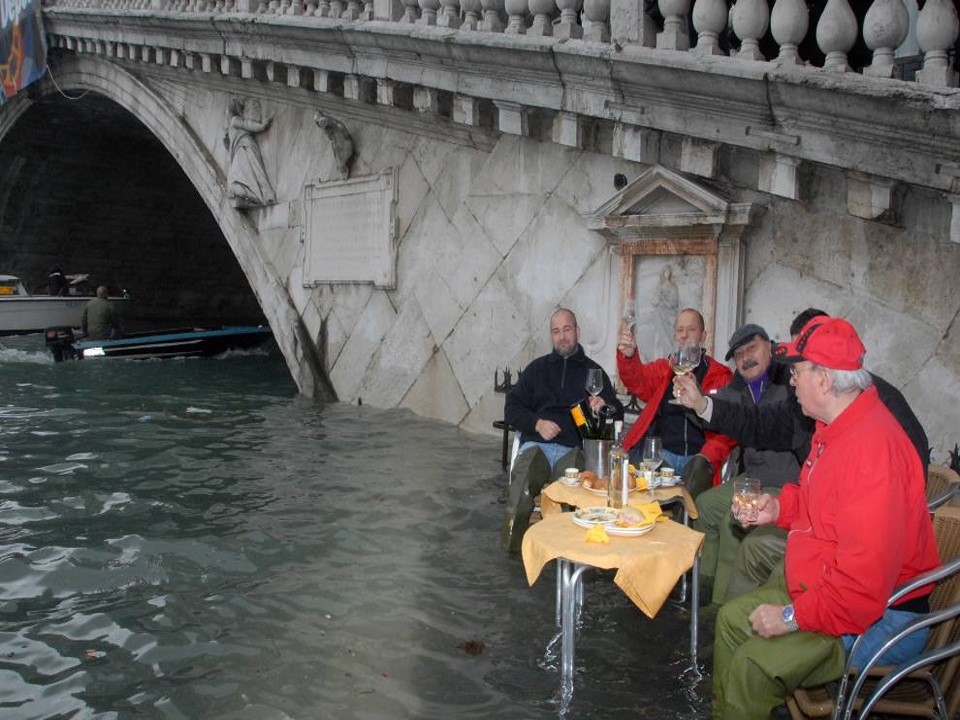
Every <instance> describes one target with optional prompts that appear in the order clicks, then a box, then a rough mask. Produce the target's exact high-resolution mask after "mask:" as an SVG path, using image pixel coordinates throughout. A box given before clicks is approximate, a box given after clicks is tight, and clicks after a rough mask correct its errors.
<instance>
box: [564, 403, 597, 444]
mask: <svg viewBox="0 0 960 720" xmlns="http://www.w3.org/2000/svg"><path fill="white" fill-rule="evenodd" d="M585 404H586V402H585V401H581V402H579V403H577V404H576V405H574V406H572V407H571V408H570V415H571V416H572V417H573V422H574V424H575V425H576V426H577V431H578V432H579V433H580V437H582V438H583V439H584V440H593V439H595V438H596V435H595V433H594V429H593V426H591V424H590V421H589V420H587V418H588V417H590V415H589V412H584V408H583V406H584V405H585Z"/></svg>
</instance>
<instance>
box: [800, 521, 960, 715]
mask: <svg viewBox="0 0 960 720" xmlns="http://www.w3.org/2000/svg"><path fill="white" fill-rule="evenodd" d="M933 524H934V533H935V535H936V538H937V548H938V550H939V552H940V561H941V562H942V563H943V565H944V566H945V569H943V568H942V569H939V570H937V571H933V572H932V573H930V575H931V576H935V575H937V574H938V573H940V574H942V575H944V577H942V578H939V579H938V580H937V585H936V587H935V588H934V591H933V593H932V594H931V595H930V613H929V614H928V615H921V616H918V619H919V621H921V622H923V621H926V623H927V626H929V627H931V628H932V629H931V633H930V638H929V639H928V641H927V646H926V649H925V651H924V653H925V655H927V656H928V658H931V657H932V659H929V662H928V663H927V664H926V665H925V666H924V667H923V668H922V669H920V670H915V671H912V672H910V673H907V674H906V675H905V677H903V678H901V679H900V680H899V681H897V682H896V683H894V682H892V681H891V682H888V683H887V684H886V685H882V682H883V680H884V678H887V677H889V676H891V675H892V674H896V673H897V671H898V670H899V668H894V667H892V666H882V667H871V665H870V664H869V663H868V664H867V665H865V668H867V672H866V677H865V678H863V679H862V680H861V679H860V676H859V672H858V671H857V670H855V669H852V668H850V667H849V665H848V667H847V671H848V672H847V673H846V674H845V676H844V678H843V679H842V680H841V681H840V690H839V693H838V694H839V696H840V697H841V698H843V699H841V701H840V708H839V710H838V707H837V705H838V703H837V702H836V699H835V697H834V695H833V694H832V693H830V692H829V691H828V690H827V688H826V687H818V688H798V689H797V690H795V691H794V692H793V693H792V694H791V695H790V696H788V697H787V700H786V703H787V709H788V710H789V711H790V717H791V718H793V720H807V719H808V718H826V717H834V718H836V717H840V714H841V713H844V712H845V711H846V712H845V714H846V716H847V717H852V713H853V711H854V710H859V709H860V708H861V707H862V706H863V705H864V702H866V701H867V700H866V698H867V697H869V700H870V703H871V710H875V711H876V712H880V713H884V714H890V715H903V716H908V717H924V718H930V717H942V718H943V720H948V718H956V717H957V713H958V711H960V656H957V655H956V654H955V653H953V654H951V653H950V652H947V651H946V650H945V648H948V647H951V646H952V645H954V644H956V643H957V641H960V621H958V620H957V616H958V615H960V508H955V507H943V508H940V509H939V510H938V511H937V512H936V514H935V515H934V519H933ZM928 582H930V580H923V581H919V584H918V585H913V584H912V583H911V584H909V585H908V586H905V588H915V587H919V586H922V585H923V584H927V583H928ZM905 588H904V589H900V590H899V591H898V593H895V594H894V595H893V596H892V597H891V600H890V602H891V603H894V602H896V601H897V600H898V599H899V598H900V597H902V595H903V594H904V593H905V592H908V591H909V590H908V589H905ZM941 655H946V657H945V658H943V657H941ZM878 683H880V684H881V685H882V691H881V690H880V688H881V685H878ZM861 690H863V691H864V692H861ZM878 691H879V692H880V694H881V695H882V697H874V695H875V694H876V693H877V692H878ZM938 694H942V696H943V698H944V700H943V702H942V703H940V702H938V700H939V698H938ZM938 705H941V706H942V707H945V708H946V710H947V714H946V715H945V716H944V715H942V714H941V713H940V712H939V711H938ZM941 709H942V708H941Z"/></svg>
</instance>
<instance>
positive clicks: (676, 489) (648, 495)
mask: <svg viewBox="0 0 960 720" xmlns="http://www.w3.org/2000/svg"><path fill="white" fill-rule="evenodd" d="M650 500H656V501H657V502H659V503H660V504H661V505H668V504H670V503H675V502H682V503H683V507H684V509H685V510H686V512H687V515H689V516H690V517H691V518H694V519H696V518H697V506H696V504H695V503H694V502H693V498H692V497H691V496H690V493H689V492H687V489H686V488H685V487H684V486H683V485H674V486H673V487H658V488H655V489H654V490H638V491H635V492H632V493H630V504H631V505H636V504H639V503H645V502H649V501H650ZM561 504H564V505H572V506H574V507H590V506H591V505H606V504H607V494H606V493H605V492H602V493H599V492H594V491H590V490H587V489H586V488H585V487H583V486H581V485H573V486H570V485H565V484H564V483H563V482H561V481H560V480H557V481H556V482H552V483H550V484H549V485H547V486H546V487H545V488H544V489H543V492H542V493H541V494H540V514H541V515H543V516H544V517H546V516H547V515H550V514H552V513H558V512H561V511H562V508H561V507H560V505H561Z"/></svg>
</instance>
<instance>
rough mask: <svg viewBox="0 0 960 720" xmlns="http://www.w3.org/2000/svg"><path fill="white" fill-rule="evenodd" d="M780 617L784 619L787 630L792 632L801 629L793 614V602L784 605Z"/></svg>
mask: <svg viewBox="0 0 960 720" xmlns="http://www.w3.org/2000/svg"><path fill="white" fill-rule="evenodd" d="M780 619H781V620H783V624H784V625H786V626H787V630H789V631H790V632H796V631H797V630H799V629H800V626H799V625H797V621H796V618H795V617H794V615H793V603H790V604H789V605H784V606H783V610H781V611H780Z"/></svg>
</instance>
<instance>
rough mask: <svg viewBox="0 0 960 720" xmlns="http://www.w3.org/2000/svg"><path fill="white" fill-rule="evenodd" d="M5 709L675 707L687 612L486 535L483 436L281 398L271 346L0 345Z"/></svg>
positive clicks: (424, 711)
mask: <svg viewBox="0 0 960 720" xmlns="http://www.w3.org/2000/svg"><path fill="white" fill-rule="evenodd" d="M0 392H2V398H0V718H3V719H4V720H20V719H25V718H203V719H205V720H206V719H208V718H243V719H250V720H254V719H256V720H259V719H261V718H263V719H274V718H296V719H301V718H302V719H306V718H364V719H366V718H370V719H378V718H391V719H392V718H498V719H505V718H550V717H557V716H564V717H570V718H581V717H582V718H616V717H625V716H630V717H636V716H638V715H639V716H642V717H653V718H661V717H663V718H667V717H669V718H674V717H676V718H690V717H694V718H696V717H703V718H705V717H708V715H709V711H708V703H707V702H706V701H705V700H704V699H703V694H704V688H703V687H702V686H701V687H700V688H691V687H688V685H687V683H686V682H684V680H683V678H682V677H681V675H682V669H683V667H684V665H685V664H686V663H687V658H686V643H687V636H686V632H687V629H686V622H687V616H686V614H685V611H683V610H682V609H679V608H677V607H673V606H671V607H668V608H667V609H665V610H664V611H663V612H662V613H661V616H660V617H658V618H657V619H656V620H655V621H650V620H648V619H647V618H645V617H643V616H641V615H640V613H639V612H638V611H637V610H636V608H634V607H633V606H632V605H630V603H629V602H628V601H627V600H626V599H625V598H624V596H623V595H622V594H621V593H620V592H619V591H618V590H617V589H616V588H615V587H614V586H613V584H612V583H611V582H609V579H608V578H606V577H597V578H595V579H594V580H592V581H591V582H588V584H587V608H586V612H585V615H584V620H583V622H584V629H583V630H582V632H581V634H580V640H579V642H578V646H577V649H578V655H577V680H576V689H575V692H574V696H573V699H572V701H571V702H570V703H569V705H565V706H563V707H561V705H560V703H559V700H558V690H559V678H558V675H557V665H558V660H557V658H556V657H554V656H553V654H552V653H551V652H548V651H547V650H546V646H547V642H548V640H549V639H550V638H551V636H552V635H553V633H554V627H553V578H554V575H553V571H552V569H548V570H545V572H544V574H543V576H542V577H541V579H540V581H539V582H538V583H537V585H535V586H534V587H533V588H529V587H528V586H527V583H526V579H525V576H524V573H523V568H522V565H521V564H520V562H519V560H518V559H516V558H511V557H507V556H506V555H505V554H504V553H503V552H502V551H501V550H500V548H499V526H500V520H501V514H502V512H503V504H502V503H503V496H504V488H505V483H506V478H505V475H504V474H503V473H502V471H501V470H500V465H499V439H498V438H496V437H486V436H477V435H471V434H467V433H463V432H460V431H458V430H457V429H456V428H453V427H451V426H449V425H446V424H443V423H437V422H432V421H428V420H424V419H421V418H417V417H416V416H414V415H412V414H410V413H409V412H406V411H399V410H391V411H382V410H375V409H372V408H370V407H368V406H364V407H356V406H350V405H344V404H328V405H324V404H320V403H317V402H314V401H312V400H308V399H305V398H301V397H298V396H297V395H296V391H295V388H294V386H293V383H292V381H291V380H290V378H289V375H288V373H287V370H286V367H285V365H284V363H283V360H282V358H280V356H279V355H278V354H277V353H276V350H275V349H274V350H273V351H258V352H254V353H239V354H234V355H229V356H227V357H223V358H217V359H207V360H197V359H194V360H179V361H162V362H159V361H158V362H149V361H148V362H143V361H139V362H138V361H99V362H97V361H85V362H74V363H64V364H60V365H54V364H53V363H52V362H51V361H50V360H49V359H48V358H47V356H46V355H45V354H44V353H43V352H42V350H41V349H40V340H39V339H37V338H36V337H23V338H6V339H0Z"/></svg>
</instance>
